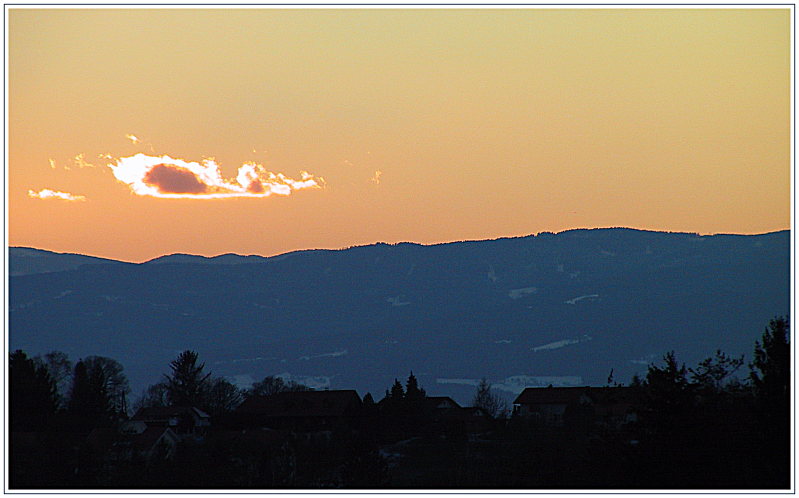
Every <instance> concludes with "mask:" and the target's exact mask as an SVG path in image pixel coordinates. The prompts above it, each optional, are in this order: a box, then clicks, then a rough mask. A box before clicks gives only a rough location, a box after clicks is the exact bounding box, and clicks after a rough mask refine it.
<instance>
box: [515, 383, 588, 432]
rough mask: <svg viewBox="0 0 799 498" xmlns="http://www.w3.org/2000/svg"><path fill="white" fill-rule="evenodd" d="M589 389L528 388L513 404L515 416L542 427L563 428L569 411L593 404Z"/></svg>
mask: <svg viewBox="0 0 799 498" xmlns="http://www.w3.org/2000/svg"><path fill="white" fill-rule="evenodd" d="M588 391H589V388H587V387H528V388H526V389H525V390H524V391H522V392H521V394H519V396H518V397H517V398H516V400H515V401H514V402H513V416H514V417H519V418H523V419H527V420H530V421H533V422H536V423H538V424H540V425H545V426H552V427H562V426H564V425H565V421H566V418H567V417H566V412H567V409H571V410H570V411H573V410H574V409H576V408H580V407H585V406H589V405H591V403H592V400H591V398H590V397H589V395H588Z"/></svg>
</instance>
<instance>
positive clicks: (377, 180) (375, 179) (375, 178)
mask: <svg viewBox="0 0 799 498" xmlns="http://www.w3.org/2000/svg"><path fill="white" fill-rule="evenodd" d="M382 175H383V172H382V171H380V170H377V171H375V174H374V176H373V177H372V178H370V179H369V181H370V182H372V183H374V184H375V185H380V177H381V176H382Z"/></svg>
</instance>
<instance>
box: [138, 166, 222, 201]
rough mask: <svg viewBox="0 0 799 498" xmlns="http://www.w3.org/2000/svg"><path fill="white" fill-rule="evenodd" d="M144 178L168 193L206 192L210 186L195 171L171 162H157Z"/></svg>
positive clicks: (149, 183) (146, 181) (151, 184)
mask: <svg viewBox="0 0 799 498" xmlns="http://www.w3.org/2000/svg"><path fill="white" fill-rule="evenodd" d="M142 180H143V181H144V183H146V184H147V185H150V186H153V187H156V188H158V190H159V191H161V192H163V193H167V194H204V193H206V192H207V191H208V186H207V185H206V184H204V183H203V182H201V181H200V179H199V178H197V175H195V174H194V173H193V172H191V171H189V170H187V169H184V168H181V167H179V166H173V165H171V164H156V165H155V166H153V167H152V168H150V170H149V171H147V173H146V174H145V175H144V178H142Z"/></svg>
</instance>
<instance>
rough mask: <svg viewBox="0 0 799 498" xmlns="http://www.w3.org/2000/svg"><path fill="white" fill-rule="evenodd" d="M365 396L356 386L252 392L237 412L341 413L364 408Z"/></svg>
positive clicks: (270, 414)
mask: <svg viewBox="0 0 799 498" xmlns="http://www.w3.org/2000/svg"><path fill="white" fill-rule="evenodd" d="M360 406H361V398H360V397H359V396H358V393H357V392H355V391H354V390H352V389H347V390H341V391H291V392H282V393H277V394H273V395H271V396H252V397H250V398H248V399H247V400H245V401H244V403H242V404H241V405H240V406H239V407H238V408H237V410H236V411H237V412H238V413H241V414H248V415H261V416H266V417H337V416H343V415H348V414H350V413H351V412H352V410H354V409H357V408H360Z"/></svg>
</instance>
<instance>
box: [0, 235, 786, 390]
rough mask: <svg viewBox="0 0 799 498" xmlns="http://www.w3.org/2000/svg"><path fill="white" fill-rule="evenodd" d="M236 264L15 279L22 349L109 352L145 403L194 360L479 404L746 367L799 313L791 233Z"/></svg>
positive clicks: (370, 249) (13, 311) (417, 249)
mask: <svg viewBox="0 0 799 498" xmlns="http://www.w3.org/2000/svg"><path fill="white" fill-rule="evenodd" d="M224 257H225V258H228V259H231V260H233V261H240V263H238V264H208V263H209V261H208V260H214V259H215V258H199V259H198V258H192V257H188V258H186V257H174V258H163V259H164V260H165V261H167V262H172V263H173V264H142V265H108V264H104V265H83V266H80V267H78V268H76V269H74V270H70V271H61V272H57V273H41V274H32V275H25V276H17V277H11V279H10V292H9V323H10V333H9V336H10V343H11V348H12V349H16V348H21V349H25V350H27V351H29V352H31V353H32V354H36V353H41V352H47V351H50V350H54V349H57V350H62V351H65V352H66V353H68V354H69V355H70V357H71V358H73V359H76V358H79V357H82V356H86V355H89V354H98V355H105V356H111V357H113V358H116V359H117V360H119V361H120V362H122V363H123V365H125V367H126V371H127V372H128V375H129V377H130V378H131V381H132V383H133V385H134V393H135V394H138V393H140V392H141V390H142V389H143V388H144V387H145V386H146V385H147V384H149V383H152V382H156V381H157V380H158V379H159V378H160V376H161V374H162V373H164V372H166V371H167V370H168V364H169V361H171V360H172V359H174V357H175V356H176V355H177V353H178V352H180V351H181V350H183V349H194V350H197V351H198V352H199V353H200V354H201V357H202V359H203V360H204V361H206V365H207V366H208V368H209V369H210V370H212V371H213V372H214V373H215V374H217V375H225V376H228V377H230V378H231V379H233V380H234V381H236V382H238V383H240V384H242V385H246V384H247V383H251V382H252V381H253V380H260V379H261V378H263V377H264V376H266V375H273V374H285V375H287V376H290V377H291V378H292V379H294V380H298V381H301V382H305V383H308V384H312V385H316V386H318V387H324V386H331V387H333V388H355V389H357V390H358V391H359V392H360V394H364V393H365V392H366V391H370V392H372V394H373V395H375V396H376V397H377V398H381V397H382V393H383V391H384V390H385V389H386V388H388V387H390V385H391V383H392V382H393V380H394V378H395V377H399V378H402V377H407V375H408V372H409V371H410V370H413V372H414V374H415V375H416V376H417V377H418V378H419V380H420V382H421V383H422V386H423V387H425V389H427V391H428V392H429V393H431V394H448V395H453V396H454V397H455V398H456V399H458V400H460V401H463V402H467V403H468V402H469V399H470V396H471V393H472V392H473V389H474V386H473V385H474V384H475V383H476V382H477V380H478V379H479V378H480V377H483V376H485V377H487V378H488V379H489V380H490V381H491V382H493V383H495V384H496V386H497V387H498V388H499V389H504V390H505V392H507V393H508V394H509V395H510V393H512V392H518V391H520V390H521V388H523V387H524V386H528V385H548V384H554V385H575V384H595V385H597V384H598V385H601V384H604V383H605V381H606V379H607V377H608V373H609V372H610V370H611V369H614V378H615V380H617V381H620V382H628V381H629V380H630V378H631V376H632V374H634V373H636V372H638V373H642V372H645V370H646V365H647V364H648V363H651V362H654V361H658V359H659V358H660V357H661V356H662V354H663V353H665V352H667V351H670V350H675V351H676V352H677V355H678V358H679V359H680V360H681V361H685V362H686V363H688V364H689V365H695V364H696V362H698V361H699V360H701V359H703V358H704V357H707V356H709V355H711V354H712V353H713V352H714V351H715V350H716V349H722V350H724V351H725V352H727V353H729V354H732V355H740V354H746V355H747V360H751V351H752V347H753V344H754V341H755V340H756V339H758V338H759V337H760V335H761V334H762V332H763V329H764V327H765V326H766V324H767V323H768V320H769V319H770V318H772V317H774V316H775V315H777V314H787V313H788V312H789V310H790V233H789V232H788V231H782V232H775V233H770V234H763V235H756V236H739V235H714V236H698V235H696V234H690V233H663V232H650V231H641V230H631V229H595V230H570V231H567V232H562V233H559V234H551V233H542V234H539V235H537V236H528V237H518V238H506V239H497V240H489V241H469V242H454V243H448V244H438V245H432V246H421V245H418V244H375V245H370V246H362V247H353V248H350V249H346V250H339V251H304V252H296V253H289V254H286V255H282V256H277V257H274V258H259V257H254V258H248V259H246V261H247V262H244V261H242V259H240V257H235V256H234V257H232V258H231V257H230V256H224ZM241 258H243V257H241ZM170 259H171V261H170ZM249 261H254V262H252V263H250V262H249Z"/></svg>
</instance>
